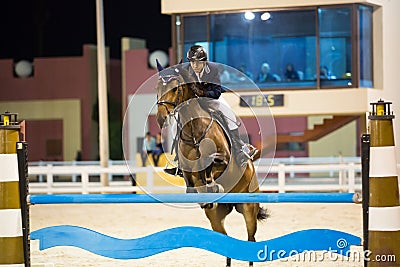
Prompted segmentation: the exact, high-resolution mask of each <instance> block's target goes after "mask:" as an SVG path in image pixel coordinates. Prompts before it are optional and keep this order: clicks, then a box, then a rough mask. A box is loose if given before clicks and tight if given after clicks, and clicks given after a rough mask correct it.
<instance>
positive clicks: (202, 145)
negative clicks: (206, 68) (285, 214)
mask: <svg viewBox="0 0 400 267" xmlns="http://www.w3.org/2000/svg"><path fill="white" fill-rule="evenodd" d="M158 70H159V80H158V83H157V87H156V89H157V105H158V110H157V122H158V125H159V126H160V128H162V127H163V125H164V123H165V122H166V121H169V119H170V118H173V120H175V121H176V126H177V140H178V149H177V154H178V159H179V164H180V168H181V169H182V171H183V176H184V179H185V182H186V185H187V187H188V191H187V192H199V193H205V192H232V193H249V192H259V185H258V181H257V177H256V172H255V168H254V165H253V162H252V161H251V160H248V162H247V165H246V166H245V167H240V166H238V164H236V163H235V160H232V158H233V156H232V152H231V142H230V141H229V135H228V134H227V131H225V130H224V127H223V124H221V123H218V121H217V119H216V117H214V116H213V115H212V112H210V111H209V110H208V109H207V101H209V100H208V99H206V98H202V97H197V95H198V92H199V90H201V89H200V88H199V84H198V83H196V82H195V81H194V80H193V79H192V78H191V76H190V75H189V74H188V72H187V70H186V69H185V68H182V67H180V65H179V67H178V66H175V67H171V68H168V69H162V67H160V66H159V68H158ZM228 131H229V130H228ZM200 205H201V207H202V208H203V209H204V211H205V214H206V216H207V218H208V219H209V221H210V223H211V227H212V229H213V230H214V231H217V232H220V233H222V234H225V235H226V234H227V232H226V230H225V228H224V220H225V217H226V216H227V215H228V214H229V213H230V212H231V211H232V210H233V208H235V209H236V211H238V212H239V213H241V214H242V215H243V217H244V219H245V222H246V229H247V236H248V241H255V234H256V231H257V221H258V220H264V219H266V218H267V217H268V212H267V210H266V209H264V208H262V207H260V205H259V203H239V204H222V203H218V204H217V203H209V204H207V203H201V204H200ZM230 264H231V259H230V258H227V266H230ZM252 265H253V263H252V262H250V263H249V266H252Z"/></svg>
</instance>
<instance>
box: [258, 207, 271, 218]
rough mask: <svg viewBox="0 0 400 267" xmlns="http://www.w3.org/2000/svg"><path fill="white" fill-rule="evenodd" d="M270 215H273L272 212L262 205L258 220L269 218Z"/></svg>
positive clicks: (259, 209)
mask: <svg viewBox="0 0 400 267" xmlns="http://www.w3.org/2000/svg"><path fill="white" fill-rule="evenodd" d="M270 216H271V213H270V211H269V210H268V209H266V208H263V207H261V206H260V207H259V208H258V213H257V220H259V221H263V220H266V219H268V218H269V217H270Z"/></svg>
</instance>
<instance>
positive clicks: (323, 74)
mask: <svg viewBox="0 0 400 267" xmlns="http://www.w3.org/2000/svg"><path fill="white" fill-rule="evenodd" d="M319 78H320V79H321V80H330V79H332V77H331V74H330V71H329V69H328V67H327V66H321V67H320V68H319Z"/></svg>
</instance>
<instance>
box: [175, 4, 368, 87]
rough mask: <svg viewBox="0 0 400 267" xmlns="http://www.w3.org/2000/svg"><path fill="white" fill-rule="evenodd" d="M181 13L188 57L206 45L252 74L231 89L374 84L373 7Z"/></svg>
mask: <svg viewBox="0 0 400 267" xmlns="http://www.w3.org/2000/svg"><path fill="white" fill-rule="evenodd" d="M181 15H182V16H179V18H180V17H182V22H183V23H182V25H181V26H180V27H181V28H180V29H178V30H181V31H180V32H182V33H183V36H181V37H180V38H179V40H176V41H177V42H178V43H177V45H176V47H179V48H182V51H179V53H177V54H181V55H183V57H184V58H183V59H184V60H185V59H186V51H187V50H188V49H189V48H190V46H192V45H194V44H200V45H203V46H204V47H205V48H206V49H207V51H208V57H209V60H210V61H215V62H218V63H223V64H226V65H228V66H231V67H234V68H236V69H239V70H240V71H242V72H243V73H245V74H246V76H247V77H248V78H249V79H234V78H232V79H231V80H230V81H227V83H229V84H230V88H231V89H237V90H246V89H251V88H254V83H255V84H257V85H258V87H260V88H261V89H264V90H272V89H296V88H303V89H304V88H308V89H313V88H314V89H317V88H322V89H323V88H343V87H344V88H346V87H359V86H362V87H371V86H372V8H371V7H368V6H364V5H355V4H354V5H353V4H352V5H341V6H327V7H310V8H303V9H291V10H265V11H259V10H258V11H257V12H251V11H246V12H245V11H243V12H235V13H232V12H226V13H215V14H214V13H210V14H207V15H203V14H202V15H196V14H194V15H193V14H181ZM356 24H357V25H356ZM174 26H175V25H174ZM357 34H359V35H358V36H359V38H358V39H356V38H354V36H357ZM180 60H181V59H177V61H178V62H179V61H180Z"/></svg>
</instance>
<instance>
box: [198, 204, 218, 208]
mask: <svg viewBox="0 0 400 267" xmlns="http://www.w3.org/2000/svg"><path fill="white" fill-rule="evenodd" d="M200 207H201V208H202V209H213V208H216V207H217V203H202V204H200Z"/></svg>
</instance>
